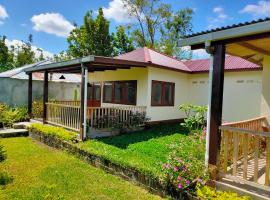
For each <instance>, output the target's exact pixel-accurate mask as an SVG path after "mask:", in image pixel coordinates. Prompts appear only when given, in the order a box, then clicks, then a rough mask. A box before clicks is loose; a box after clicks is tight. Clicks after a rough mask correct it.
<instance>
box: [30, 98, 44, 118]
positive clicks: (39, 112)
mask: <svg viewBox="0 0 270 200" xmlns="http://www.w3.org/2000/svg"><path fill="white" fill-rule="evenodd" d="M32 115H33V117H34V118H42V117H43V101H42V100H35V101H33V103H32Z"/></svg>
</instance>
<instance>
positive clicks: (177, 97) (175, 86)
mask: <svg viewBox="0 0 270 200" xmlns="http://www.w3.org/2000/svg"><path fill="white" fill-rule="evenodd" d="M225 63H226V65H225V95H224V96H225V98H226V101H227V102H228V103H227V104H224V107H225V109H224V110H225V111H224V115H223V121H235V120H243V119H247V118H250V117H256V116H258V115H259V113H260V105H259V104H260V94H261V87H262V86H261V79H262V76H261V75H262V67H261V66H260V64H255V63H252V62H250V61H247V60H245V59H243V58H239V57H235V56H229V55H228V56H226V62H225ZM25 71H26V73H27V74H28V75H29V86H28V87H29V90H28V91H29V93H28V96H29V99H28V100H29V101H28V107H29V114H30V115H31V112H32V100H33V94H32V88H33V87H32V80H33V74H34V73H37V72H38V73H44V85H43V88H44V92H43V100H44V102H43V105H44V115H43V121H44V123H51V124H55V125H60V126H64V127H66V128H70V129H72V130H76V131H80V133H81V138H85V137H86V135H87V133H88V134H90V135H91V132H92V133H93V132H96V130H97V129H104V128H109V127H111V126H113V125H115V124H116V123H114V122H111V121H113V120H115V119H113V118H115V116H116V115H117V120H120V121H121V123H123V124H125V126H129V125H130V123H131V121H132V119H134V118H135V117H134V114H135V113H141V114H142V113H143V114H144V115H146V116H147V117H149V118H150V123H158V122H167V121H176V120H180V119H183V118H185V117H186V116H185V114H184V113H183V112H181V111H180V110H179V105H181V104H183V103H194V104H199V105H207V100H208V85H209V84H208V80H209V78H208V71H209V60H208V59H203V60H195V61H180V60H177V59H175V58H172V57H170V56H167V55H164V54H162V53H159V52H157V51H154V50H152V49H149V48H146V47H144V48H140V49H136V50H134V51H132V52H129V53H126V54H123V55H120V56H118V57H115V58H110V57H101V56H87V57H84V58H79V59H74V60H70V61H64V62H57V63H50V64H44V65H40V66H36V67H32V68H28V69H26V70H25ZM50 73H63V74H68V73H70V74H76V73H77V74H79V73H80V74H81V77H82V78H81V97H82V98H81V101H74V102H72V100H70V101H68V102H65V101H61V100H60V101H59V102H50V101H49V93H50V88H48V85H49V82H50V81H49V74H50ZM239 90H241V91H245V93H243V94H241V95H238V92H239ZM251 92H252V93H251ZM226 101H225V102H226ZM254 102H255V104H254ZM239 103H241V106H239ZM254 105H255V106H254ZM67 113H68V114H67ZM70 113H72V114H70ZM118 115H119V116H118ZM33 117H34V116H33ZM87 127H90V128H87ZM87 130H88V131H87Z"/></svg>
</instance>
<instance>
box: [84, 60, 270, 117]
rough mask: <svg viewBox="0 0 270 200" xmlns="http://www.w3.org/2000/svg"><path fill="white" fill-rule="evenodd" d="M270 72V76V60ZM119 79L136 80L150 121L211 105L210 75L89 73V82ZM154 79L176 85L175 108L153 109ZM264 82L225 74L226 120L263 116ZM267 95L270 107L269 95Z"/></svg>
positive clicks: (246, 74) (251, 75)
mask: <svg viewBox="0 0 270 200" xmlns="http://www.w3.org/2000/svg"><path fill="white" fill-rule="evenodd" d="M268 70H269V71H268V73H269V75H270V58H269V69H268ZM117 80H137V105H138V106H147V115H148V116H149V117H150V118H151V121H160V120H170V119H179V118H184V117H185V115H184V113H183V112H181V111H179V109H178V107H179V105H180V104H183V103H193V104H198V105H207V103H208V73H202V74H187V73H181V72H176V71H171V70H165V69H160V68H153V67H147V68H131V69H120V70H116V71H105V72H94V73H89V82H97V81H100V82H103V81H117ZM152 80H158V81H167V82H174V83H175V105H174V106H151V88H152ZM261 81H262V71H243V72H226V73H225V83H224V99H223V120H224V121H228V122H229V121H230V122H231V121H238V120H245V119H250V118H254V117H258V116H260V115H261V113H260V112H261V91H262V85H261ZM268 84H270V79H269V83H268ZM268 94H269V97H268V99H269V101H268V102H269V104H268V105H270V92H269V93H268ZM113 105H114V106H115V105H119V104H108V103H102V106H113ZM268 109H269V110H270V107H269V106H268Z"/></svg>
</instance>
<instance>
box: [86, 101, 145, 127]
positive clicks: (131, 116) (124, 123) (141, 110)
mask: <svg viewBox="0 0 270 200" xmlns="http://www.w3.org/2000/svg"><path fill="white" fill-rule="evenodd" d="M145 112H146V107H145V106H122V107H88V109H87V118H88V124H89V126H90V127H91V128H96V129H106V128H113V127H116V128H117V126H121V128H127V127H130V126H132V125H133V124H135V123H136V126H140V125H143V123H144V121H140V120H136V119H135V118H137V117H140V116H141V117H144V116H143V115H145ZM136 115H137V116H136ZM135 120H136V122H135ZM118 128H120V127H118Z"/></svg>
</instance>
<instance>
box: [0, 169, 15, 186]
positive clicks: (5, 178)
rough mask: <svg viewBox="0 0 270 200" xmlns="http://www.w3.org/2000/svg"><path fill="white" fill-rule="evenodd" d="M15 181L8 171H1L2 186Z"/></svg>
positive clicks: (0, 182)
mask: <svg viewBox="0 0 270 200" xmlns="http://www.w3.org/2000/svg"><path fill="white" fill-rule="evenodd" d="M12 181H13V177H12V176H10V175H9V174H8V173H7V172H0V186H3V185H7V184H8V183H11V182H12Z"/></svg>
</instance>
